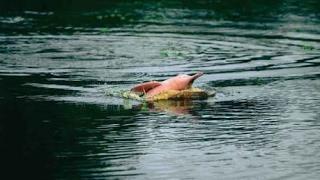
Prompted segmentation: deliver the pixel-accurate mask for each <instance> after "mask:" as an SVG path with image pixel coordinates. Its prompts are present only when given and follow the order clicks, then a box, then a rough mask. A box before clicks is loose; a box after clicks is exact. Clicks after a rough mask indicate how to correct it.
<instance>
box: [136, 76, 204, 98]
mask: <svg viewBox="0 0 320 180" xmlns="http://www.w3.org/2000/svg"><path fill="white" fill-rule="evenodd" d="M202 75H203V72H199V73H196V74H194V75H192V76H189V75H185V74H182V75H177V76H175V77H172V78H169V79H167V80H165V81H162V82H158V81H150V82H145V83H142V84H138V85H136V86H134V87H133V88H132V89H131V91H133V92H139V93H144V94H145V95H146V97H147V98H152V97H153V96H155V95H158V94H160V93H163V92H166V91H169V90H176V91H181V90H186V89H189V88H191V86H192V83H193V82H194V80H196V79H197V78H199V77H200V76H202Z"/></svg>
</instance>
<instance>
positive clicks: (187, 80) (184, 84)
mask: <svg viewBox="0 0 320 180" xmlns="http://www.w3.org/2000/svg"><path fill="white" fill-rule="evenodd" d="M202 75H203V72H198V73H196V74H194V75H191V76H189V75H186V74H182V75H178V76H177V79H176V81H177V84H179V86H180V87H181V88H179V89H188V88H190V87H191V86H192V84H193V82H194V81H195V80H196V79H198V78H199V77H200V76H202Z"/></svg>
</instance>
